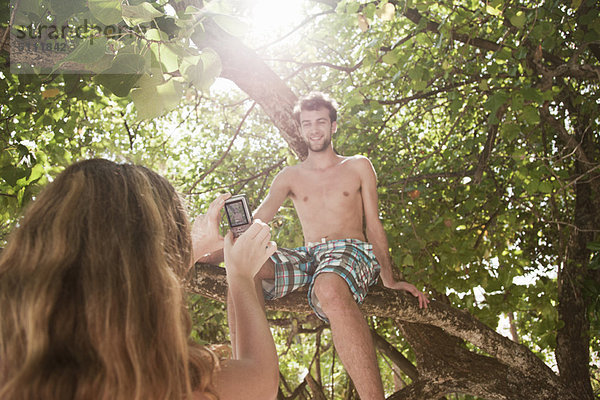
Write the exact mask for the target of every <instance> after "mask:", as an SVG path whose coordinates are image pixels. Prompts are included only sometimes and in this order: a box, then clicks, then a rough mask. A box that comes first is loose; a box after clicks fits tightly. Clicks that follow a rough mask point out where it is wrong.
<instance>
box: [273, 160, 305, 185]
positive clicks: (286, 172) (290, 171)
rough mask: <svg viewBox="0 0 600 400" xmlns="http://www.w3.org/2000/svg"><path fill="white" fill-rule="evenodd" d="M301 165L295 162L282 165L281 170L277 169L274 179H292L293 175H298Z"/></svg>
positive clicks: (284, 180) (285, 180)
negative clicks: (294, 163) (285, 165)
mask: <svg viewBox="0 0 600 400" xmlns="http://www.w3.org/2000/svg"><path fill="white" fill-rule="evenodd" d="M301 165H302V164H296V165H288V166H287V167H284V168H283V169H282V170H281V171H279V173H278V174H277V176H276V179H279V180H280V181H283V182H287V181H289V180H290V179H294V177H295V176H297V175H298V172H299V171H300V169H301Z"/></svg>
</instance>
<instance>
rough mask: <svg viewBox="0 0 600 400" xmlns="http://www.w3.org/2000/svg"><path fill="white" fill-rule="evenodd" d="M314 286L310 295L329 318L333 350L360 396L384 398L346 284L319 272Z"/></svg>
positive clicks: (364, 330)
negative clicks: (316, 300)
mask: <svg viewBox="0 0 600 400" xmlns="http://www.w3.org/2000/svg"><path fill="white" fill-rule="evenodd" d="M314 285H315V286H314V288H313V290H314V294H315V295H316V296H317V298H318V299H319V302H320V304H321V308H322V309H323V312H324V313H325V315H327V318H329V322H330V324H331V334H332V336H333V343H334V345H335V348H336V351H337V352H338V354H339V356H340V360H341V361H342V364H343V365H344V367H345V368H346V371H347V372H348V375H350V377H351V378H352V381H353V382H354V386H355V387H356V390H357V391H358V394H359V396H360V398H361V399H363V400H382V399H385V395H384V393H383V384H382V382H381V374H380V372H379V366H378V365H377V356H376V354H375V346H374V345H373V339H372V337H371V332H370V331H369V326H368V325H367V321H366V320H365V318H364V316H363V315H362V313H361V311H360V309H359V308H358V305H357V304H356V302H355V301H354V298H353V297H352V294H351V293H350V289H349V288H348V284H347V283H346V281H344V279H343V278H341V277H340V276H339V275H337V274H334V273H322V274H320V275H318V276H317V278H316V279H315V283H314Z"/></svg>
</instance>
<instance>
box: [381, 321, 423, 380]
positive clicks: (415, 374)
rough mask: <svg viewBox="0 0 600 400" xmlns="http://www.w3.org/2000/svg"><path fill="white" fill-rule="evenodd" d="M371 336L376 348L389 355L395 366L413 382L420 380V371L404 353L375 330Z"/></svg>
mask: <svg viewBox="0 0 600 400" xmlns="http://www.w3.org/2000/svg"><path fill="white" fill-rule="evenodd" d="M371 335H372V336H373V341H374V342H375V347H377V349H379V351H381V352H382V353H384V354H385V355H387V356H388V357H389V358H390V360H391V361H392V363H394V365H396V366H397V367H398V368H400V369H401V370H402V372H404V373H405V374H406V375H407V376H408V377H409V378H410V379H412V380H413V381H416V380H417V379H419V371H417V368H416V367H415V366H414V365H413V363H412V362H410V360H409V359H408V358H406V357H404V355H403V354H402V353H400V352H399V351H398V350H397V349H396V348H395V347H394V346H392V345H391V344H390V343H389V342H388V341H387V340H385V339H384V338H383V337H381V336H380V335H379V334H378V333H377V332H375V331H374V330H371Z"/></svg>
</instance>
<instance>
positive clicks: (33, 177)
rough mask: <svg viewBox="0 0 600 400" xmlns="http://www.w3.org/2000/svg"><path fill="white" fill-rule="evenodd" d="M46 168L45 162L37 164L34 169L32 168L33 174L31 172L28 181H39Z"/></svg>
mask: <svg viewBox="0 0 600 400" xmlns="http://www.w3.org/2000/svg"><path fill="white" fill-rule="evenodd" d="M45 170H46V169H45V168H44V165H43V164H36V165H35V166H34V167H33V168H32V169H31V174H29V178H28V179H27V183H31V182H34V181H37V180H38V179H40V178H41V177H42V175H43V174H44V172H45Z"/></svg>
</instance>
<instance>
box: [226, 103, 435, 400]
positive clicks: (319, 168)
mask: <svg viewBox="0 0 600 400" xmlns="http://www.w3.org/2000/svg"><path fill="white" fill-rule="evenodd" d="M294 114H295V116H296V117H297V118H298V121H299V122H300V126H301V134H302V137H303V139H304V140H305V141H306V143H307V144H308V148H309V152H308V157H307V158H306V160H304V161H303V162H301V163H300V164H298V165H295V166H290V167H286V168H284V169H283V170H282V171H281V172H280V173H279V174H278V175H277V176H276V177H275V179H274V180H273V183H272V184H271V188H270V190H269V194H268V196H267V197H266V198H265V200H264V201H263V202H262V204H261V205H260V206H259V207H258V209H257V210H256V212H255V214H254V217H255V218H257V219H260V220H261V221H263V222H269V221H271V220H272V219H273V217H274V216H275V214H276V213H277V211H278V209H279V207H280V206H281V205H282V204H283V202H284V201H285V199H286V198H287V197H290V198H291V199H292V201H293V203H294V207H295V208H296V212H297V213H298V217H299V219H300V223H301V225H302V231H303V233H304V240H305V243H306V246H305V247H303V248H299V249H294V250H287V249H279V250H278V251H277V252H276V253H275V254H274V255H273V256H272V257H271V259H270V260H269V261H267V263H266V264H265V265H264V266H263V268H262V270H261V271H260V272H259V274H258V275H257V278H259V279H263V280H264V281H263V288H264V289H265V297H266V298H267V299H272V298H278V297H281V296H283V295H285V294H287V293H289V292H290V291H292V290H294V289H296V288H298V287H300V286H303V285H309V303H310V305H311V307H312V308H313V309H314V310H315V312H316V313H317V315H318V316H319V317H320V318H321V319H323V320H325V321H328V322H329V323H330V324H331V332H332V335H333V341H334V345H335V347H336V350H337V352H338V354H339V356H340V359H341V361H342V363H343V364H344V366H345V368H346V370H347V371H348V374H349V375H350V377H351V378H352V380H353V382H354V385H355V387H356V389H357V391H358V393H359V395H360V397H361V399H365V400H375V399H376V400H379V399H384V392H383V385H382V382H381V376H380V373H379V368H378V366H377V358H376V354H375V348H374V345H373V341H372V338H371V333H370V331H369V327H368V325H367V322H366V320H365V318H364V317H363V315H362V313H361V311H360V309H359V308H358V305H357V302H358V303H360V302H362V301H363V299H364V297H365V296H366V294H367V290H368V287H369V286H370V285H372V284H374V283H375V282H376V281H377V277H378V275H379V274H381V279H382V281H383V284H384V286H386V287H388V288H391V289H398V290H406V291H408V292H409V293H411V294H412V295H413V296H415V297H417V298H418V300H419V306H420V307H427V304H428V302H429V300H428V299H427V296H426V295H425V294H423V293H422V292H420V291H419V290H418V289H417V288H416V287H415V286H414V285H412V284H410V283H407V282H402V281H396V280H395V279H394V277H393V274H392V263H391V257H390V254H389V251H388V241H387V238H386V234H385V232H384V230H383V226H382V224H381V222H380V221H379V211H378V205H377V201H378V200H377V178H376V176H375V171H374V170H373V166H372V165H371V162H370V161H369V160H368V159H367V158H366V157H363V156H358V155H357V156H353V157H343V156H340V155H337V154H336V153H335V152H334V150H333V145H332V143H331V137H332V136H333V134H334V133H335V131H336V129H337V122H336V120H337V110H336V105H335V103H334V102H333V101H332V100H330V99H329V98H327V97H325V96H324V95H323V94H321V93H311V94H309V95H308V96H307V97H305V98H303V99H301V100H300V101H299V102H298V104H297V105H296V109H295V110H294ZM363 221H364V222H365V225H364V226H366V230H365V232H363ZM365 234H366V236H365ZM367 240H368V243H367ZM232 311H233V312H235V310H232ZM234 351H235V350H234Z"/></svg>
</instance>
